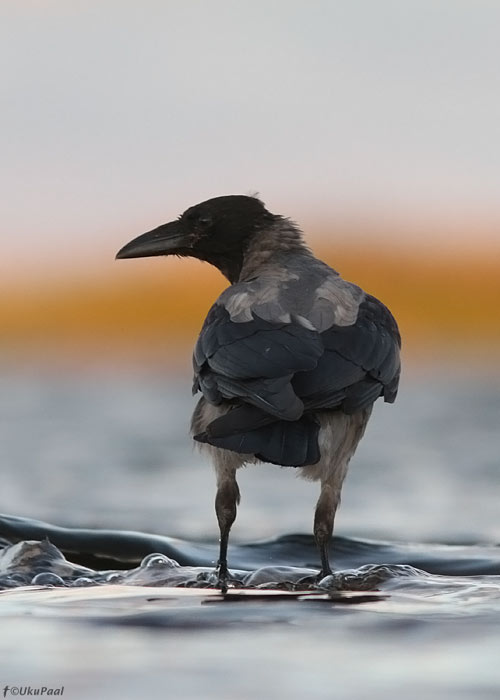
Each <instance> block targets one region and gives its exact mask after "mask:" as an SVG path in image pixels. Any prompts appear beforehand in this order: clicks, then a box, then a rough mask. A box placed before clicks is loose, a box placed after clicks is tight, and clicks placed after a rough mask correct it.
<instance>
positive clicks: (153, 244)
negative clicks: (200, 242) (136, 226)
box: [116, 221, 191, 259]
mask: <svg viewBox="0 0 500 700" xmlns="http://www.w3.org/2000/svg"><path fill="white" fill-rule="evenodd" d="M190 249H191V243H190V237H189V235H188V234H187V233H186V231H185V229H184V227H183V226H182V224H181V222H180V221H172V222H171V223H169V224H163V226H158V228H155V229H153V231H148V232H147V233H143V234H142V236H138V237H137V238H134V240H133V241H130V243H127V245H124V246H123V248H122V249H121V250H119V251H118V253H117V254H116V257H117V259H123V258H148V257H150V256H152V255H175V254H180V255H182V254H184V255H186V254H189V251H190Z"/></svg>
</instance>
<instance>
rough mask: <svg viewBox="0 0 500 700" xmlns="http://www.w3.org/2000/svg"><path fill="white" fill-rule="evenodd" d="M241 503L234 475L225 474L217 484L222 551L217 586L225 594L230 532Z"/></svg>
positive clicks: (216, 508)
mask: <svg viewBox="0 0 500 700" xmlns="http://www.w3.org/2000/svg"><path fill="white" fill-rule="evenodd" d="M239 502H240V490H239V488H238V484H237V483H236V479H235V477H234V473H232V474H228V473H225V474H224V476H223V478H221V479H220V480H219V481H218V483H217V495H216V496H215V512H216V514H217V520H218V521H219V530H220V549H219V561H218V562H217V569H216V572H217V585H218V586H219V588H220V589H221V591H222V592H223V593H226V591H227V579H228V569H227V545H228V542H229V532H230V530H231V526H232V524H233V523H234V521H235V518H236V506H237V505H238V503H239Z"/></svg>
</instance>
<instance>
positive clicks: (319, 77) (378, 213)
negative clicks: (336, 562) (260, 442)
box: [0, 0, 500, 539]
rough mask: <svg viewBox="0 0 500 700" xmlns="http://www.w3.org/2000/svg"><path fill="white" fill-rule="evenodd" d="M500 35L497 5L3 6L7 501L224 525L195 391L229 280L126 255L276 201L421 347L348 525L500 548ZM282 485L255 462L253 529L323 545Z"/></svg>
mask: <svg viewBox="0 0 500 700" xmlns="http://www.w3.org/2000/svg"><path fill="white" fill-rule="evenodd" d="M499 26H500V6H499V4H498V3H497V2H495V1H494V0H474V2H472V1H471V0H439V1H437V2H436V0H407V1H406V2H403V3H402V2H397V1H396V0H380V2H377V3H372V2H369V0H353V1H352V2H331V1H330V0H310V1H308V2H305V1H304V0H302V1H297V0H272V1H270V2H269V1H265V2H264V1H263V0H254V1H253V2H252V3H249V2H243V0H211V2H210V3H208V2H204V1H203V0H189V1H188V2H184V1H183V0H169V1H168V2H164V1H163V0H161V1H160V0H144V2H141V3H136V2H132V1H131V0H120V1H119V2H118V1H114V0H105V1H104V2H102V1H99V2H97V0H85V2H80V1H79V0H75V1H74V2H71V3H67V2H62V0H36V1H35V0H15V1H14V0H4V2H2V4H1V6H0V39H1V41H0V55H1V68H0V70H1V72H2V80H1V85H2V89H1V99H2V108H1V117H0V118H1V122H2V129H1V130H0V140H1V153H2V157H1V165H0V168H1V175H0V177H1V183H0V186H1V191H2V236H1V241H2V251H1V256H0V287H1V292H2V293H1V295H0V328H1V337H0V357H1V359H2V370H1V378H0V381H1V383H2V386H1V389H2V391H1V395H0V411H1V416H2V422H1V424H0V430H1V443H0V450H1V451H2V454H1V463H2V470H3V471H4V486H3V489H2V501H3V502H2V503H1V504H0V507H1V509H2V510H4V511H7V512H11V513H16V514H19V515H26V516H31V517H44V518H49V519H52V520H53V521H57V522H60V523H64V522H67V523H71V524H76V525H111V526H115V527H130V528H133V527H137V528H139V527H140V528H145V529H150V530H157V531H159V532H164V533H166V534H178V535H182V534H184V535H192V536H201V535H209V536H212V535H215V532H216V529H215V522H214V521H215V518H214V516H213V514H212V504H211V495H208V494H211V493H212V489H213V484H212V474H211V472H210V470H209V469H208V468H207V467H206V465H205V464H204V460H203V458H201V457H199V456H197V455H196V454H195V453H193V452H192V451H191V446H190V441H189V438H188V437H187V424H188V420H189V414H190V411H191V409H192V404H191V403H190V399H189V392H190V377H189V373H190V354H191V347H192V345H193V342H194V340H195V338H196V335H197V333H198V330H199V328H200V326H201V323H202V320H203V318H204V315H205V313H206V311H207V309H208V307H209V305H210V304H211V302H212V300H213V299H215V297H216V295H217V294H218V293H219V292H220V291H221V290H222V289H223V288H224V286H225V284H226V283H225V281H224V280H223V279H222V278H221V276H220V275H219V273H218V272H217V271H216V270H213V269H210V268H209V267H208V266H206V265H203V264H201V263H199V262H196V261H186V260H183V261H179V260H163V259H159V258H153V259H149V260H148V259H146V260H134V261H119V262H115V261H114V255H115V253H116V251H117V250H118V249H119V248H120V247H121V246H122V245H123V244H124V243H126V242H127V241H128V240H130V239H131V238H133V237H135V236H136V235H138V234H140V233H142V232H144V231H147V230H149V229H151V228H154V227H155V226H157V225H159V224H160V223H163V222H165V221H168V220H170V219H172V218H175V217H176V216H177V215H179V214H180V213H181V212H182V211H183V210H184V209H186V208H187V207H188V206H190V205H192V204H194V203H197V202H199V201H202V200H204V199H207V198H209V197H212V196H217V195H222V194H232V193H233V194H234V193H243V194H251V193H256V192H257V193H259V196H260V197H261V198H262V199H263V201H264V202H265V203H266V205H267V207H268V208H269V209H270V210H271V211H272V212H274V213H279V214H283V215H286V216H289V217H291V218H292V219H294V220H295V221H297V222H298V223H299V224H300V226H301V227H302V228H303V230H304V231H305V232H306V235H307V240H308V242H309V243H310V245H311V246H312V247H313V249H314V250H315V252H317V253H318V254H319V255H321V256H322V257H323V258H324V259H325V260H327V261H328V262H329V263H330V264H332V265H333V266H334V267H335V268H336V269H337V270H339V271H340V272H341V274H342V275H343V276H344V277H346V278H347V279H351V280H353V281H355V282H356V283H358V284H360V285H361V286H362V287H363V288H365V289H366V290H367V291H368V292H370V293H372V294H375V295H376V296H378V297H379V298H381V299H382V300H383V301H384V302H385V303H386V304H387V305H388V306H389V307H390V308H391V310H392V311H393V313H394V314H395V316H396V318H397V319H398V322H399V324H400V327H401V332H402V335H403V343H404V362H405V373H404V377H403V382H402V387H401V395H400V399H399V401H398V403H397V404H396V405H395V406H394V407H387V406H380V407H377V410H376V411H375V416H374V418H373V421H372V424H373V427H371V428H370V429H369V431H368V433H367V436H366V438H365V441H364V443H363V444H362V446H361V448H360V451H359V454H358V456H357V458H356V462H357V464H356V469H355V470H354V469H352V470H351V472H352V476H350V477H349V481H348V484H347V487H346V495H345V499H344V507H343V510H342V513H343V514H342V516H341V521H340V527H341V528H342V527H343V528H344V529H345V530H346V531H349V532H350V533H353V532H358V533H360V534H366V533H375V534H379V535H383V536H392V537H397V536H398V535H399V536H400V537H416V538H417V537H431V538H432V537H435V538H438V537H452V538H453V537H459V536H462V537H486V538H496V537H498V536H499V535H500V532H499V530H498V526H497V524H496V522H497V520H498V517H497V516H498V512H497V507H496V499H495V498H494V494H495V490H494V489H493V488H492V486H493V485H496V486H498V482H499V480H500V477H499V470H498V457H497V455H498V440H497V429H498V418H499V417H500V401H499V398H498V397H499V390H498V389H499V384H500V380H499V374H498V363H497V358H498V352H499V349H500V322H499V317H498V306H499V302H500V274H499V272H500V198H499V190H500V85H499V77H498V65H499V64H500V42H499V41H498V27H499ZM291 471H293V470H288V471H287V475H286V477H285V476H284V475H283V474H282V472H281V470H278V469H274V468H263V469H262V470H254V472H253V474H254V476H253V477H252V476H250V470H249V471H248V475H247V472H246V471H245V475H244V476H242V479H245V480H248V485H247V486H246V487H243V488H247V493H249V494H250V496H249V503H248V505H246V502H245V501H244V503H245V508H246V511H245V512H243V511H244V509H243V508H242V513H241V516H240V517H239V519H238V523H239V525H241V528H240V529H239V530H237V532H236V536H237V537H238V536H239V537H240V538H244V539H249V538H251V537H253V536H256V537H257V536H267V535H271V534H274V533H276V532H277V531H290V530H309V528H310V522H309V520H310V518H311V515H312V510H311V508H312V503H313V501H314V498H315V494H316V492H315V487H314V485H310V484H309V485H305V484H303V483H300V484H298V481H297V479H294V478H293V476H294V475H293V474H291ZM266 479H267V480H268V481H266V484H268V486H269V488H268V489H267V491H266V487H264V486H263V483H264V481H263V480H266ZM193 482H195V483H196V488H194V487H193ZM252 488H253V489H254V492H253V493H254V496H255V498H254V499H252V495H251V494H252V490H251V489H252ZM304 489H305V491H304ZM308 489H309V490H308ZM193 491H195V492H196V493H193ZM306 492H307V495H306V496H304V494H305V493H306ZM187 494H190V495H189V498H188V495H187ZM264 494H265V495H264ZM198 498H199V502H198V500H197V499H198ZM244 498H245V495H244ZM189 499H194V500H192V501H190V500H189ZM303 500H304V501H307V505H304V506H303V505H302V501H303ZM191 502H192V503H193V505H192V507H189V503H191ZM284 503H286V504H287V506H286V508H284ZM381 510H382V511H383V515H381ZM245 513H246V514H245Z"/></svg>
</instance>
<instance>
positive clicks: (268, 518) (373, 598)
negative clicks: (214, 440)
mask: <svg viewBox="0 0 500 700" xmlns="http://www.w3.org/2000/svg"><path fill="white" fill-rule="evenodd" d="M0 390H1V393H0V414H1V423H0V450H1V465H2V491H1V494H2V500H1V508H2V510H3V511H4V512H5V513H9V515H5V516H0V538H2V539H1V542H2V544H3V545H4V546H3V549H2V550H1V552H0V586H3V587H4V591H3V592H2V593H1V594H0V616H1V618H2V620H1V630H2V635H0V670H1V673H0V681H4V682H3V683H2V687H3V686H4V685H7V684H8V685H9V686H17V687H21V686H23V685H24V686H27V685H31V686H33V687H36V686H37V685H38V686H43V685H45V686H50V685H52V686H53V687H57V686H60V685H63V684H64V685H65V691H64V693H65V696H67V697H70V698H76V697H78V698H80V697H82V698H87V697H107V698H108V697H110V698H122V697H153V698H156V697H158V698H160V697H175V698H177V697H182V698H193V699H194V698H202V697H203V698H205V697H206V698H212V697H214V698H215V697H217V698H220V699H223V700H224V699H225V698H228V699H229V698H231V699H232V698H247V697H253V696H256V697H280V698H281V697H287V698H292V699H294V698H299V697H300V698H303V697H312V698H333V697H335V698H353V699H354V698H356V699H357V698H364V697H368V696H369V697H371V698H373V697H375V698H379V697H380V698H382V697H384V698H385V697H387V696H388V695H389V696H395V695H396V694H397V695H398V696H404V697H406V698H417V697H418V698H422V697H425V698H434V697H436V698H448V697H449V698H452V697H453V698H457V697H463V698H479V697H492V698H493V697H498V694H499V693H500V670H499V669H498V658H499V654H500V633H499V624H500V547H498V546H497V543H498V542H499V541H500V519H499V517H498V515H499V509H498V487H499V485H500V483H499V482H500V469H499V456H498V454H499V449H498V448H499V442H498V425H499V418H500V382H499V380H498V378H491V377H489V378H487V377H481V376H471V375H470V374H469V375H468V376H466V372H460V373H450V372H446V371H443V370H442V369H437V370H435V371H433V372H428V373H423V374H422V375H420V376H418V377H414V378H412V379H408V380H406V381H405V382H403V386H402V389H401V395H400V399H399V400H398V403H397V404H396V405H395V406H384V405H383V404H381V405H380V406H377V408H376V410H375V412H374V417H373V419H372V421H371V424H370V426H369V428H368V430H367V434H366V437H365V438H364V440H363V442H362V444H361V446H360V449H359V450H358V453H357V455H356V457H355V459H354V460H353V463H352V465H351V470H350V474H349V477H348V481H347V484H346V487H345V489H344V498H343V504H342V507H341V510H340V513H339V517H338V523H337V530H336V533H337V537H336V539H335V543H334V545H335V548H334V551H335V557H334V561H335V565H336V574H335V575H334V577H329V578H327V579H324V580H323V581H322V582H321V583H320V584H319V585H313V584H312V582H311V579H310V575H311V574H314V573H315V567H316V565H317V556H316V552H315V549H314V545H313V542H312V538H311V536H310V534H309V533H310V528H311V520H312V513H313V507H314V501H315V498H316V494H317V489H316V485H314V484H309V483H307V482H303V481H301V480H298V479H297V478H295V477H296V474H295V470H293V469H279V468H276V467H271V466H260V467H250V468H248V469H247V470H244V472H243V473H242V475H241V478H240V486H241V490H242V497H243V498H242V504H241V507H240V510H239V514H238V520H237V524H236V526H235V528H234V533H233V537H232V547H231V549H230V565H231V566H232V567H233V569H234V574H235V578H236V579H238V580H239V581H240V584H241V585H242V586H243V587H244V588H243V589H240V588H235V589H234V590H232V591H231V592H230V594H229V595H228V596H227V598H226V599H223V597H222V596H221V595H220V594H219V593H217V592H216V591H213V590H212V589H211V588H210V587H208V588H207V587H206V586H210V583H211V578H210V572H211V570H212V564H213V561H214V559H215V558H216V549H217V547H216V537H217V530H216V524H215V516H214V514H213V503H212V501H213V495H214V485H213V475H212V473H211V469H210V468H209V467H208V466H207V465H206V464H205V463H204V461H203V458H202V457H201V456H199V455H198V454H197V453H196V452H194V451H192V449H191V446H190V442H189V439H188V438H187V435H186V426H187V424H188V416H189V413H190V410H191V406H192V401H191V400H190V398H189V379H188V378H186V379H184V378H180V379H176V380H175V381H174V380H172V379H171V378H169V377H167V376H163V377H159V378H158V377H154V376H153V375H152V374H144V375H138V374H134V375H132V376H130V375H127V374H126V373H125V372H119V371H116V372H115V373H107V374H98V373H95V374H93V375H90V374H86V375H85V376H76V375H75V374H69V373H67V374H64V373H58V374H57V375H55V374H49V373H47V374H45V375H40V374H35V373H29V372H26V371H25V372H23V373H20V372H18V373H15V372H10V373H5V374H4V375H3V376H2V377H1V378H0ZM19 516H21V517H19ZM34 518H36V519H39V520H42V521H46V522H38V521H35V520H33V519H34ZM47 523H50V524H47ZM82 528H84V529H82ZM132 531H135V532H132ZM141 531H142V533H141ZM145 533H149V534H145ZM290 533H302V534H300V535H291V534H290ZM275 536H278V537H275ZM46 538H48V541H46ZM266 538H268V539H266ZM269 538H273V539H269ZM154 552H156V553H158V554H157V555H156V556H151V553H154ZM308 577H309V578H308ZM179 586H182V587H180V588H179ZM193 586H194V587H193ZM269 589H272V590H271V591H269Z"/></svg>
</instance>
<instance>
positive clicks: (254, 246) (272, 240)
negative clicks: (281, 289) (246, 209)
mask: <svg viewBox="0 0 500 700" xmlns="http://www.w3.org/2000/svg"><path fill="white" fill-rule="evenodd" d="M291 255H293V256H296V255H303V256H306V257H311V256H312V253H311V251H310V250H309V248H308V247H307V246H306V245H305V243H304V241H303V239H302V232H301V230H300V229H299V228H298V226H296V225H295V224H294V223H293V222H292V221H290V220H289V219H285V218H282V217H276V220H275V221H273V222H272V223H271V224H269V225H268V226H267V227H266V228H265V229H264V230H260V231H258V232H257V233H255V234H254V235H253V236H252V237H251V238H250V240H249V241H248V243H247V245H246V247H245V248H244V250H243V251H242V252H241V253H240V254H239V255H238V256H236V257H232V258H231V259H226V260H221V259H219V260H218V261H217V267H218V268H219V270H220V271H221V272H222V274H223V275H225V277H227V279H228V280H229V281H230V282H231V284H234V283H235V282H245V281H248V280H250V279H252V278H254V277H257V276H259V275H262V274H265V273H266V272H267V271H269V272H270V273H271V274H272V268H273V266H274V265H276V264H278V265H279V266H280V267H286V262H287V257H288V256H291Z"/></svg>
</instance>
